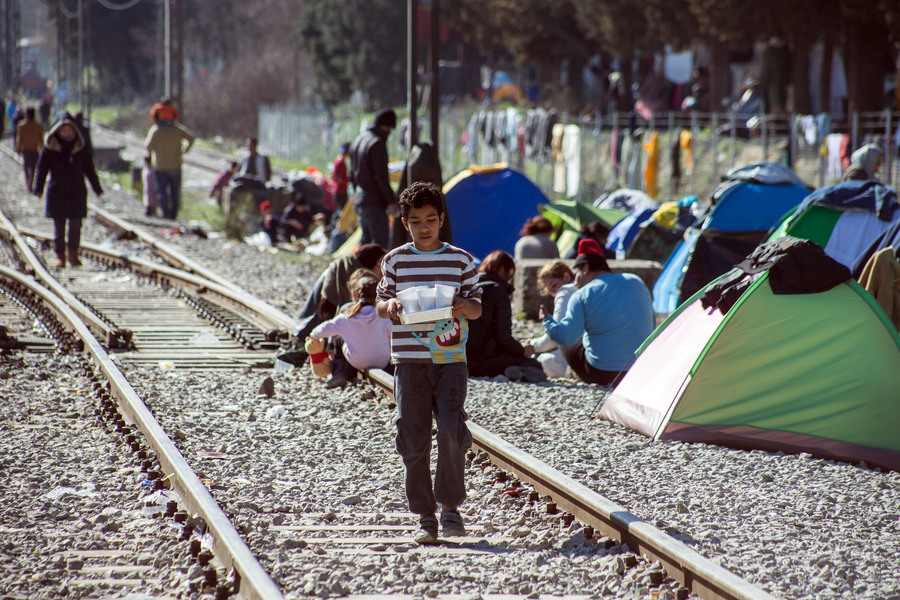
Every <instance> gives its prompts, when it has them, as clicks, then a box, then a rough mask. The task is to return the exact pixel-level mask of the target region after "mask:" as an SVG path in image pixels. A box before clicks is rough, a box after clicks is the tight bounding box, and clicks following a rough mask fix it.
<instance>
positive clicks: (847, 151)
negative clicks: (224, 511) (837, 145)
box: [841, 133, 853, 169]
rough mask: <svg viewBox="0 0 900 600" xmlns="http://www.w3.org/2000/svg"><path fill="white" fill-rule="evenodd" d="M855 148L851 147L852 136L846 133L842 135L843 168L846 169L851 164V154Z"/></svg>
mask: <svg viewBox="0 0 900 600" xmlns="http://www.w3.org/2000/svg"><path fill="white" fill-rule="evenodd" d="M852 153H853V148H851V147H850V136H849V135H848V134H846V133H844V134H842V135H841V168H842V169H846V168H847V167H849V166H850V155H851V154H852Z"/></svg>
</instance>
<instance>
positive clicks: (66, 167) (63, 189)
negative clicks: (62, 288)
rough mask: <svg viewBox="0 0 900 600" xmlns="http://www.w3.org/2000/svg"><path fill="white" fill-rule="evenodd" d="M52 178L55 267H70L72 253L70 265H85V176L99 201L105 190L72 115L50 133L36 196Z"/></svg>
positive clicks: (48, 208)
mask: <svg viewBox="0 0 900 600" xmlns="http://www.w3.org/2000/svg"><path fill="white" fill-rule="evenodd" d="M48 175H49V181H48V182H47V198H46V205H45V210H44V216H46V217H49V218H51V219H53V231H54V233H53V250H54V251H55V252H56V264H55V265H54V266H55V267H56V268H57V269H61V268H63V267H65V266H66V258H67V256H66V252H67V251H68V260H69V264H71V265H72V266H73V267H77V266H80V265H81V262H80V261H79V260H78V248H79V247H80V246H81V220H82V219H84V217H86V216H87V186H85V184H84V179H85V177H87V179H88V181H90V182H91V188H93V190H94V193H95V194H97V197H98V198H99V197H100V196H101V195H102V194H103V189H102V188H101V187H100V180H99V179H98V178H97V171H96V170H95V169H94V159H93V157H92V155H91V152H90V151H89V150H88V148H87V144H86V143H85V140H84V137H83V136H82V135H81V131H80V129H79V128H78V125H77V124H76V123H75V120H74V119H73V118H72V116H71V115H70V114H69V113H64V114H62V115H61V116H60V117H59V118H58V119H57V121H56V122H55V123H54V124H53V125H52V126H51V127H50V131H49V132H47V139H46V140H45V141H44V148H43V150H41V155H40V158H38V166H37V173H36V175H35V178H34V189H33V190H32V191H33V192H34V195H35V196H42V195H43V193H44V182H45V181H47V177H48ZM67 224H68V227H67ZM67 234H68V236H67Z"/></svg>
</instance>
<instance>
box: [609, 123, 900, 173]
mask: <svg viewBox="0 0 900 600" xmlns="http://www.w3.org/2000/svg"><path fill="white" fill-rule="evenodd" d="M897 133H898V135H900V129H897ZM621 153H622V135H621V132H620V131H619V128H618V127H613V130H612V131H611V132H610V134H609V164H611V165H612V166H613V172H614V173H616V176H618V170H619V163H620V162H621V160H622V154H621Z"/></svg>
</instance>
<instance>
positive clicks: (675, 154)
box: [669, 132, 681, 194]
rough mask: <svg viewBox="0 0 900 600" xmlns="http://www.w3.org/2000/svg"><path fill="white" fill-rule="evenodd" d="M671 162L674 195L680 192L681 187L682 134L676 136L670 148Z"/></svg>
mask: <svg viewBox="0 0 900 600" xmlns="http://www.w3.org/2000/svg"><path fill="white" fill-rule="evenodd" d="M669 162H671V163H672V178H671V186H672V194H675V193H677V192H678V188H679V186H680V185H681V133H680V132H679V133H678V135H676V136H674V139H673V140H672V144H671V145H670V146H669Z"/></svg>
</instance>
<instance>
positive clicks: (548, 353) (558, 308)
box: [529, 260, 578, 377]
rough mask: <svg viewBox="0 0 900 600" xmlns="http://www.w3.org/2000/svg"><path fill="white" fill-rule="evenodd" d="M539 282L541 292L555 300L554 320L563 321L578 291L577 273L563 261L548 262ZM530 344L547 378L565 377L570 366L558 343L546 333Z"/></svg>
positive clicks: (530, 341)
mask: <svg viewBox="0 0 900 600" xmlns="http://www.w3.org/2000/svg"><path fill="white" fill-rule="evenodd" d="M538 282H540V286H541V291H542V292H543V293H545V294H549V295H550V296H551V297H552V298H553V318H554V319H556V320H557V321H562V319H563V317H565V316H566V309H567V308H568V306H569V299H570V298H571V297H572V294H574V293H575V292H576V291H577V290H578V286H576V285H575V273H574V272H572V269H571V268H570V267H569V265H567V264H566V263H564V262H563V261H561V260H554V261H550V262H548V263H547V264H546V265H544V266H543V267H541V270H540V271H539V272H538ZM529 343H530V344H531V346H532V347H533V348H534V351H535V352H537V353H538V354H537V356H536V357H535V358H537V360H538V362H540V363H541V366H542V367H543V368H544V373H546V374H547V377H565V376H566V369H567V368H568V367H569V364H568V363H567V362H566V358H565V357H564V356H563V353H562V350H561V349H560V347H559V346H558V345H557V343H556V342H554V341H553V340H551V339H550V336H549V335H547V334H546V333H545V334H543V335H542V336H540V337H538V338H535V339H533V340H529Z"/></svg>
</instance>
